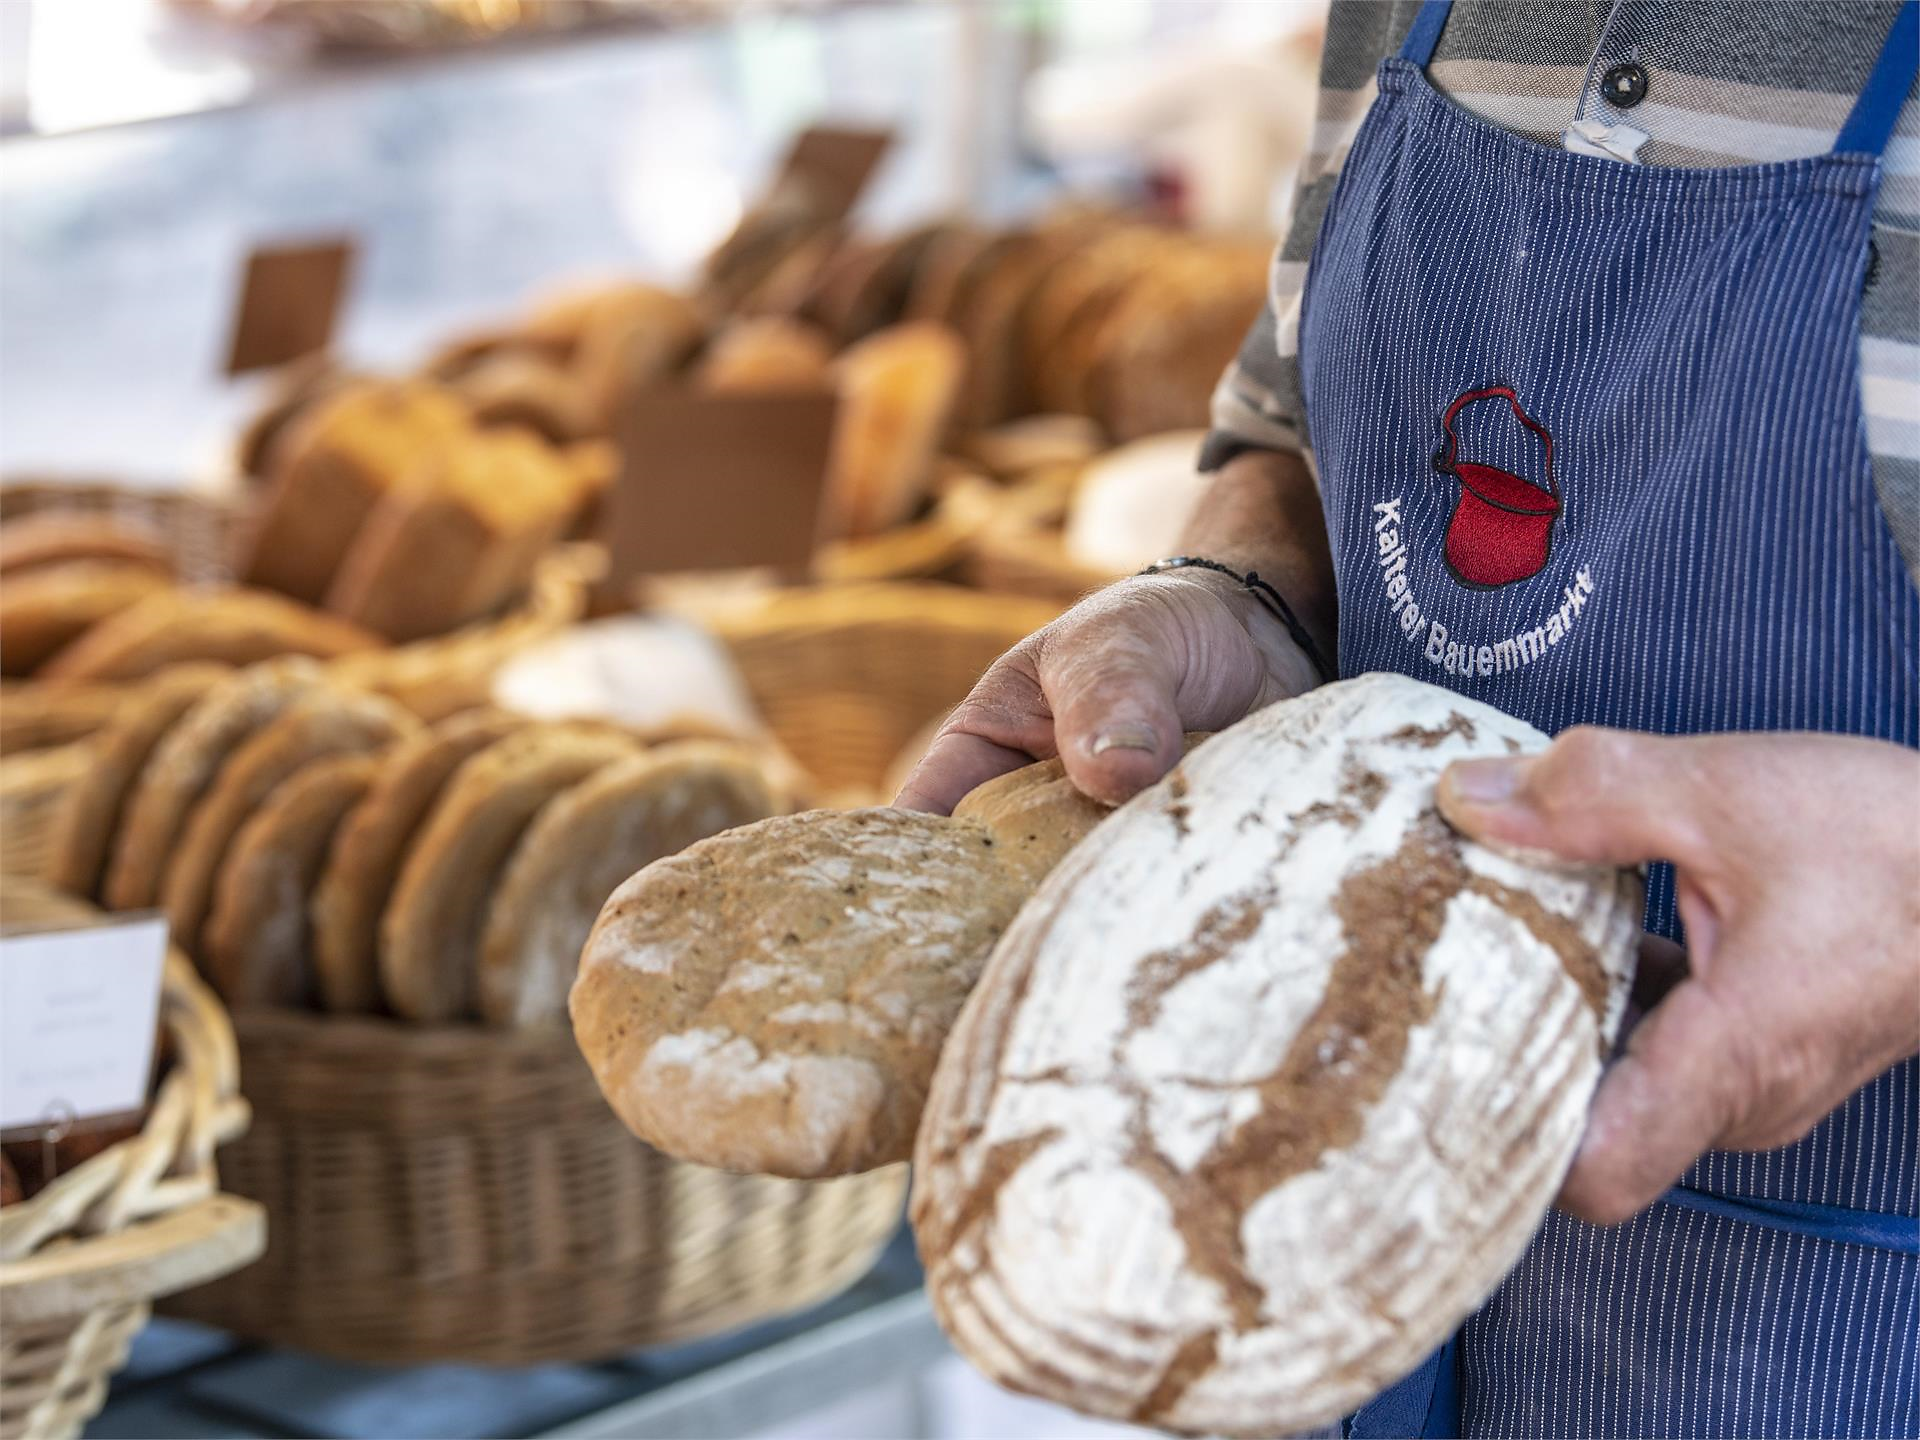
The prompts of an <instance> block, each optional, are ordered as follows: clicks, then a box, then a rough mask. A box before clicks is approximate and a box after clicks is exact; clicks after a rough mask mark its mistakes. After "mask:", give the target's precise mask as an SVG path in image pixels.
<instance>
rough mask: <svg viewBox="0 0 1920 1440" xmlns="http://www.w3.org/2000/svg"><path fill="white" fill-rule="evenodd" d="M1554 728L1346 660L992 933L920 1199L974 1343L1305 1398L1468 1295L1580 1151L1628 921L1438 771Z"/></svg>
mask: <svg viewBox="0 0 1920 1440" xmlns="http://www.w3.org/2000/svg"><path fill="white" fill-rule="evenodd" d="M1544 743H1545V737H1543V736H1541V735H1540V734H1539V733H1538V732H1537V731H1534V730H1533V729H1532V728H1531V727H1529V726H1527V725H1524V724H1521V723H1519V722H1517V721H1515V720H1512V719H1510V718H1508V717H1507V716H1504V715H1502V714H1501V713H1500V712H1498V711H1496V710H1493V709H1491V708H1490V707H1487V706H1484V705H1480V704H1478V703H1476V702H1473V701H1469V700H1465V699H1462V698H1461V697H1458V696H1455V695H1453V694H1450V693H1449V692H1446V691H1444V690H1440V689H1438V688H1436V687H1433V686H1428V685H1424V684H1421V683H1420V682H1417V681H1413V680H1408V679H1403V678H1400V677H1393V676H1377V675H1376V676H1366V677H1363V678H1361V679H1358V680H1353V681H1348V682H1345V683H1342V684H1338V685H1331V686H1327V687H1325V688H1323V689H1320V690H1317V691H1314V692H1313V693H1312V694H1310V695H1308V696H1305V697H1303V698H1301V699H1299V700H1295V701H1291V702H1288V703H1285V704H1281V705H1276V706H1273V707H1271V708H1270V709H1267V710H1264V711H1261V712H1260V713H1258V714H1256V715H1255V716H1253V717H1251V718H1250V719H1248V720H1246V721H1243V722H1242V723H1241V724H1239V725H1237V726H1235V727H1234V728H1233V729H1232V730H1230V731H1228V732H1226V733H1225V734H1223V735H1220V736H1217V737H1215V738H1214V739H1212V740H1211V741H1209V742H1208V743H1207V745H1206V746H1205V747H1204V748H1202V749H1200V750H1198V751H1197V752H1196V753H1194V754H1192V755H1190V756H1188V758H1187V759H1186V760H1185V761H1183V762H1182V764H1181V765H1180V766H1179V767H1178V768H1177V769H1176V770H1175V771H1174V772H1173V774H1171V775H1170V776H1169V777H1168V778H1167V779H1166V780H1164V781H1163V782H1161V783H1160V784H1159V785H1157V786H1154V787H1152V788H1151V789H1149V790H1147V791H1145V792H1143V793H1142V794H1141V795H1140V796H1138V797H1136V799H1134V800H1133V801H1131V802H1130V803H1129V804H1127V805H1126V806H1123V807H1122V808H1121V809H1120V810H1119V811H1117V812H1116V813H1115V814H1114V816H1113V817H1112V818H1111V819H1110V820H1109V821H1108V822H1107V823H1106V824H1105V825H1104V826H1103V827H1102V829H1101V830H1100V832H1099V834H1098V835H1097V836H1096V837H1094V838H1093V839H1092V840H1091V841H1090V842H1089V843H1088V844H1087V845H1085V846H1083V847H1081V848H1080V849H1078V850H1077V851H1076V852H1075V853H1074V854H1073V855H1072V856H1071V857H1070V858H1069V859H1067V860H1066V861H1065V862H1064V863H1063V864H1062V865H1061V866H1060V867H1059V868H1058V869H1057V870H1055V872H1054V873H1053V874H1052V876H1051V877H1049V879H1048V880H1047V881H1046V883H1045V884H1044V885H1043V886H1042V888H1041V890H1040V892H1039V893H1038V894H1037V895H1036V896H1035V898H1034V900H1033V902H1032V903H1031V904H1030V905H1028V906H1027V907H1026V908H1025V909H1024V910H1023V911H1022V912H1021V914H1020V917H1019V919H1018V920H1017V921H1016V922H1015V923H1014V924H1013V926H1012V927H1011V928H1010V929H1009V930H1008V932H1007V934H1006V935H1005V937H1004V939H1003V940H1002V941H1001V943H1000V945H999V947H998V948H997V949H996V951H995V953H994V956H993V959H992V961H991V963H990V965H989V967H988V969H987V973H986V974H985V976H984V977H983V978H982V981H981V983H980V986H979V987H978V989H977V991H976V993H975V997H974V999H973V1000H972V1001H971V1002H970V1003H969V1004H968V1006H967V1007H966V1009H965V1011H964V1012H963V1014H962V1016H961V1019H960V1022H959V1024H958V1026H957V1028H956V1030H955V1032H954V1035H953V1038H952V1040H951V1041H950V1043H949V1044H948V1047H947V1049H946V1052H945V1054H944V1055H943V1057H942V1059H941V1063H940V1067H939V1070H938V1073H937V1076H936V1079H935V1083H934V1086H933V1090H932V1095H931V1097H930V1099H929V1101H928V1105H927V1111H926V1118H925V1121H924V1123H923V1125H922V1127H921V1130H920V1136H919V1144H918V1148H917V1150H916V1153H915V1162H916V1180H915V1190H914V1197H913V1206H912V1215H913V1223H914V1227H915V1231H916V1234H917V1237H918V1240H919V1245H920V1250H921V1255H922V1258H923V1260H924V1261H925V1263H926V1266H927V1288H928V1293H929V1295H930V1296H931V1297H932V1300H933V1304H934V1308H935V1312H936V1314H937V1315H938V1317H939V1319H940V1321H941V1324H942V1325H943V1326H944V1328H945V1329H946V1330H947V1332H948V1334H949V1335H950V1336H951V1337H952V1338H953V1340H954V1342H955V1343H956V1344H957V1345H958V1346H959V1348H960V1349H961V1351H962V1352H963V1353H964V1354H966V1355H967V1356H968V1358H969V1359H971V1360H972V1361H973V1362H974V1363H975V1364H976V1365H977V1366H979V1367H980V1368H981V1369H982V1370H983V1371H985V1372H986V1373H987V1374H988V1375H989V1376H990V1377H992V1378H993V1379H995V1380H997V1381H999V1382H1000V1383H1002V1384H1006V1385H1009V1386H1012V1387H1014V1388H1016V1389H1020V1390H1026V1391H1029V1392H1032V1393H1035V1394H1040V1395H1044V1396H1046V1397H1048V1398H1050V1399H1053V1400H1056V1401H1060V1402H1062V1403H1065V1404H1069V1405H1072V1406H1074V1407H1076V1408H1078V1409H1081V1410H1084V1411H1088V1412H1090V1413H1093V1414H1098V1415H1104V1416H1111V1417H1116V1418H1121V1419H1127V1420H1132V1421H1137V1422H1143V1423H1150V1424H1154V1425H1158V1426H1162V1427H1164V1428H1168V1429H1174V1430H1180V1431H1187V1432H1194V1433H1214V1434H1222V1435H1245V1436H1255V1435H1273V1434H1290V1433H1294V1432H1296V1431H1299V1430H1304V1429H1308V1428H1311V1427H1313V1426H1316V1425H1320V1424H1323V1423H1325V1422H1327V1421H1329V1420H1331V1419H1333V1418H1335V1417H1337V1416H1338V1415H1340V1414H1342V1413H1344V1412H1346V1411H1348V1410H1350V1409H1352V1408H1353V1407H1354V1406H1356V1405H1357V1404H1359V1403H1361V1402H1363V1401H1365V1400H1367V1399H1369V1398H1370V1397H1371V1396H1373V1395H1374V1394H1375V1393H1377V1392H1378V1391H1379V1390H1380V1389H1382V1388H1383V1387H1384V1386H1386V1385H1388V1384H1390V1383H1391V1382H1392V1381H1394V1380H1395V1379H1397V1378H1398V1377H1400V1376H1401V1375H1403V1374H1405V1373H1406V1372H1407V1371H1408V1370H1410V1369H1412V1368H1413V1366H1414V1365H1415V1364H1417V1363H1418V1362H1419V1361H1420V1360H1421V1359H1422V1358H1423V1357H1424V1356H1426V1355H1427V1354H1428V1353H1429V1352H1431V1351H1432V1349H1433V1348H1434V1347H1435V1346H1436V1345H1437V1344H1439V1343H1440V1342H1441V1341H1442V1340H1443V1339H1444V1338H1445V1337H1446V1336H1447V1334H1449V1333H1450V1332H1451V1331H1452V1330H1453V1328H1454V1327H1455V1326H1456V1325H1457V1324H1458V1323H1459V1321H1460V1320H1461V1319H1462V1318H1463V1317H1464V1316H1465V1315H1466V1314H1468V1313H1469V1312H1470V1311H1471V1310H1472V1309H1473V1308H1474V1307H1475V1306H1476V1305H1478V1304H1479V1303H1480V1302H1481V1300H1482V1299H1483V1298H1484V1297H1485V1296H1486V1295H1487V1294H1488V1293H1489V1292H1490V1291H1491V1290H1492V1289H1493V1287H1494V1286H1495V1285H1496V1284H1497V1283H1498V1282H1499V1280H1500V1279H1501V1277H1502V1276H1503V1275H1504V1274H1505V1273H1506V1271H1507V1269H1508V1268H1509V1267H1510V1266H1511V1265H1512V1264H1513V1262H1514V1261H1515V1259H1516V1258H1517V1257H1518V1256H1519V1254H1520V1251H1521V1250H1522V1248H1523V1247H1524V1246H1525V1244H1526V1242H1527V1240H1528V1239H1529V1238H1530V1237H1531V1236H1532V1234H1533V1233H1534V1231H1535V1229H1536V1228H1537V1227H1538V1225H1539V1222H1540V1219H1541V1217H1542V1216H1543V1215H1544V1213H1545V1211H1546V1209H1547V1207H1548V1205H1549V1204H1550V1202H1551V1200H1552V1197H1553V1194H1554V1192H1555V1190H1556V1189H1557V1187H1558V1185H1559V1183H1560V1180H1561V1178H1562V1176H1563V1174H1564V1173H1565V1170H1566V1168H1567V1166H1568V1164H1569V1163H1570V1162H1571V1159H1572V1156H1573V1152H1574V1149H1575V1147H1576V1145H1577V1143H1578V1140H1579V1136H1580V1131H1581V1127H1582V1124H1583V1122H1584V1117H1585V1112H1586V1105H1587V1101H1588V1098H1589V1096H1590V1093H1591V1091H1592V1088H1593V1085H1594V1083H1595V1082H1596V1080H1597V1078H1598V1076H1599V1071H1600V1064H1601V1055H1602V1050H1603V1047H1604V1045H1605V1044H1606V1043H1607V1041H1608V1040H1609V1038H1610V1037H1611V1036H1612V1034H1613V1032H1614V1030H1615V1027H1616V1026H1617V1025H1618V1023H1619V1018H1620V1014H1621V1011H1622V1008H1623V1006H1624V997H1625V988H1626V982H1627V978H1628V974H1629V969H1630V964H1631V956H1632V954H1633V948H1634V944H1635V941H1636V939H1637V936H1638V932H1639V918H1640V903H1641V902H1640V885H1639V882H1638V879H1637V877H1635V876H1633V875H1632V874H1630V873H1627V872H1620V871H1614V870H1607V869H1574V868H1566V869H1549V868H1543V867H1535V866H1528V865H1522V864H1520V863H1517V862H1514V861H1511V860H1508V859H1506V858H1504V857H1501V856H1498V855H1495V854H1493V853H1492V852H1490V851H1487V850H1485V849H1483V848H1481V847H1479V846H1477V845H1473V844H1471V843H1469V842H1466V841H1464V840H1463V839H1462V838H1461V837H1459V836H1458V835H1457V834H1456V833H1455V832H1453V831H1452V830H1451V829H1449V828H1448V827H1447V826H1446V825H1445V823H1444V822H1443V821H1442V820H1441V819H1440V818H1439V816H1438V814H1437V812H1435V810H1434V809H1433V786H1434V783H1435V781H1436V779H1437V778H1438V776H1439V774H1440V772H1441V771H1442V770H1443V769H1444V768H1445V766H1446V765H1447V764H1448V763H1449V762H1451V761H1453V760H1455V759H1459V758H1461V757H1464V756H1469V755H1479V754H1503V753H1507V752H1509V751H1517V750H1522V749H1532V748H1536V747H1538V746H1540V745H1542V744H1544Z"/></svg>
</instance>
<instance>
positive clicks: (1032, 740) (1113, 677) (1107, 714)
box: [896, 568, 1318, 815]
mask: <svg viewBox="0 0 1920 1440" xmlns="http://www.w3.org/2000/svg"><path fill="white" fill-rule="evenodd" d="M1317 683H1318V676H1316V674H1315V673H1314V669H1313V666H1312V664H1311V663H1310V662H1309V661H1308V660H1307V658H1306V656H1305V655H1304V654H1303V653H1302V652H1301V650H1300V648H1299V646H1297V645H1296V644H1294V642H1293V639H1292V637H1290V636H1289V635H1288V634H1287V632H1286V628H1285V627H1284V626H1282V625H1281V624H1280V622H1279V621H1278V620H1276V619H1275V618H1274V617H1273V616H1272V615H1271V614H1269V613H1268V612H1267V611H1266V609H1265V608H1263V607H1262V606H1261V604H1260V602H1259V601H1258V600H1256V599H1255V598H1254V597H1253V596H1252V595H1250V594H1248V593H1247V591H1246V590H1245V589H1243V588H1242V587H1241V586H1240V585H1239V584H1238V583H1237V582H1236V581H1234V580H1233V579H1232V578H1231V577H1229V576H1226V575H1221V574H1219V573H1217V572H1212V571H1207V570H1203V569H1198V568H1195V569H1186V570H1172V571H1167V572H1165V573H1162V574H1158V575H1141V576H1135V577H1134V578H1132V579H1130V580H1122V581H1120V582H1119V583H1118V584H1115V585H1110V586H1108V587H1107V588H1106V589H1104V590H1101V591H1098V592H1097V593H1095V594H1093V595H1090V596H1088V597H1087V598H1086V599H1085V600H1082V601H1081V602H1080V603H1079V604H1078V605H1076V606H1074V607H1073V609H1071V610H1069V611H1068V612H1067V613H1066V614H1065V615H1062V616H1061V617H1060V618H1059V619H1058V620H1056V621H1054V622H1053V624H1051V625H1049V626H1047V628H1046V629H1044V630H1041V631H1039V632H1038V633H1037V634H1034V635H1030V636H1028V637H1027V639H1025V640H1023V641H1021V642H1020V644H1018V645H1016V646H1015V647H1014V648H1013V649H1012V650H1010V651H1008V652H1007V654H1005V655H1003V656H1001V658H1000V659H999V660H997V661H996V662H994V665H993V667H992V668H991V669H989V670H988V671H987V673H986V674H985V675H983V676H982V677H981V678H980V681H979V683H978V684H976V685H975V686H974V687H973V691H972V693H971V694H969V695H968V696H967V698H966V699H965V700H964V701H962V702H961V704H960V706H959V708H957V709H956V710H955V711H954V712H953V714H951V715H950V716H948V717H947V720H946V723H945V724H944V725H942V726H941V727H940V732H939V734H938V735H937V736H935V738H934V741H933V745H932V746H931V748H929V750H928V751H927V754H926V758H925V759H923V760H922V761H921V762H920V764H919V767H918V768H917V769H915V770H914V772H913V774H912V776H910V777H909V778H908V780H907V784H906V787H905V788H904V789H903V790H901V792H900V797H899V799H898V801H896V803H897V804H899V805H902V806H905V807H906V808H908V809H912V810H931V811H934V812H936V813H938V814H942V815H944V814H946V813H947V812H949V811H951V810H952V809H953V807H954V805H955V804H956V803H957V802H958V801H959V800H960V798H961V797H962V796H963V795H965V794H966V793H967V792H968V791H969V790H972V789H973V788H974V787H975V786H977V785H980V784H982V783H984V782H985V781H988V780H991V779H992V778H993V777H994V776H996V775H1000V774H1004V773H1005V772H1006V771H1009V770H1013V769H1016V768H1018V767H1019V766H1022V765H1025V764H1028V763H1029V762H1030V761H1033V760H1046V759H1051V758H1053V757H1054V756H1056V755H1057V756H1059V757H1060V759H1061V761H1062V762H1063V763H1064V764H1065V766H1066V770H1067V774H1068V776H1069V777H1070V778H1071V779H1072V780H1073V783H1074V784H1075V785H1077V786H1078V787H1079V788H1080V789H1081V790H1082V791H1083V792H1085V793H1086V794H1088V795H1091V796H1093V797H1094V798H1095V799H1096V800H1104V801H1106V802H1107V803H1109V804H1114V805H1117V804H1119V803H1120V802H1121V801H1123V800H1126V799H1128V798H1129V797H1130V796H1132V795H1133V794H1134V793H1135V792H1136V791H1138V790H1141V789H1144V788H1145V787H1146V786H1148V785H1151V784H1152V783H1153V782H1154V781H1156V780H1158V779H1159V778H1160V777H1161V776H1162V775H1164V774H1166V773H1167V771H1168V770H1170V769H1172V768H1173V765H1174V762H1175V761H1177V760H1178V759H1179V758H1180V754H1181V744H1182V736H1183V734H1184V732H1186V731H1189V730H1220V729H1224V728H1225V727H1227V726H1228V725H1231V724H1233V723H1234V722H1235V721H1236V720H1239V719H1241V718H1242V717H1244V716H1246V715H1248V714H1250V713H1251V712H1253V711H1255V710H1257V709H1259V708H1260V707H1262V706H1264V705H1270V704H1272V703H1273V702H1274V701H1276V700H1284V699H1287V698H1289V697H1290V696H1294V695H1298V694H1300V693H1302V692H1303V691H1305V690H1308V689H1311V688H1312V687H1313V686H1314V685H1315V684H1317Z"/></svg>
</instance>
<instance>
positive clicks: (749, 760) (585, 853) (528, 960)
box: [479, 740, 776, 1026]
mask: <svg viewBox="0 0 1920 1440" xmlns="http://www.w3.org/2000/svg"><path fill="white" fill-rule="evenodd" d="M775 804H776V797H775V795H774V793H773V790H772V788H771V787H770V786H769V785H768V783H767V779H766V776H765V774H764V773H763V770H762V767H761V766H760V764H759V763H758V761H757V760H756V759H755V757H754V756H753V753H752V752H751V751H749V750H747V749H746V748H745V747H743V746H739V745H728V744H724V743H716V742H712V741H700V740H692V741H682V742H679V743H676V744H671V745H665V746H662V747H661V748H660V749H658V750H654V751H651V752H649V753H647V754H643V755H635V756H633V757H632V758H631V759H627V760H620V761H616V762H615V763H613V764H611V765H608V766H606V767H605V768H603V769H601V770H600V771H598V772H596V773H595V774H593V775H590V776H588V777H587V778H586V779H585V780H583V781H581V782H580V783H579V784H578V785H576V786H574V787H573V788H572V789H571V790H568V791H566V792H564V793H563V794H561V795H558V796H556V797H555V798H554V799H553V801H552V802H551V803H549V804H548V805H546V806H544V807H543V808H542V809H541V810H540V812H539V813H538V814H537V815H536V816H534V819H533V823H532V824H530V825H529V826H527V829H526V833H525V835H523V836H522V837H521V839H520V842H519V844H518V845H516V846H515V847H514V851H513V854H512V856H511V858H509V860H508V861H507V866H506V869H505V870H504V871H502V872H501V876H500V884H499V886H498V887H497V888H496V889H495V891H494V893H493V899H492V901H491V903H489V904H488V906H487V912H486V923H485V926H484V928H483V929H482V931H481V936H480V976H479V1000H480V1018H481V1019H483V1020H485V1021H487V1022H488V1023H489V1024H492V1025H510V1026H522V1025H535V1024H544V1023H547V1022H549V1021H559V1020H563V1019H565V1017H566V1013H567V990H568V988H569V987H570V986H571V985H572V984H573V977H574V974H575V972H576V971H577V970H578V969H579V967H580V951H581V949H582V948H583V947H584V946H585V945H586V943H587V935H588V933H589V932H590V931H591V930H592V929H593V922H594V918H595V917H596V916H598V915H599V913H600V907H601V906H602V905H604V904H606V901H607V897H608V896H609V895H611V894H612V893H613V890H614V888H615V887H616V886H617V885H619V884H620V882H621V881H622V880H624V879H626V878H627V876H629V875H631V874H633V873H634V871H636V870H638V869H640V867H641V866H643V865H647V864H649V863H651V862H652V861H654V860H657V859H659V858H660V857H661V856H663V855H671V854H674V853H675V852H677V851H679V850H683V849H685V848H686V847H687V846H688V845H691V844H692V843H693V842H694V841H696V840H704V839H705V838H706V837H707V836H709V835H717V834H719V833H720V832H721V831H722V830H728V829H731V828H732V827H734V826H736V825H745V824H747V823H748V822H749V821H753V820H759V819H763V818H764V817H766V816H768V815H771V814H773V813H774V808H775Z"/></svg>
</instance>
